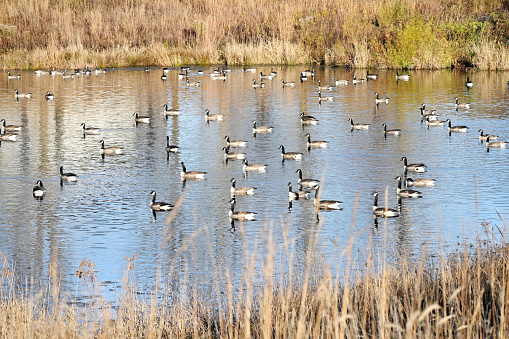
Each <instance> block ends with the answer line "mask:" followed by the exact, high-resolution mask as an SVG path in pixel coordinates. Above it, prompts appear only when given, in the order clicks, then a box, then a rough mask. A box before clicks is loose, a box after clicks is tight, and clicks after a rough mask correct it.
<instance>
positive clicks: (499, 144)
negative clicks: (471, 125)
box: [486, 135, 507, 148]
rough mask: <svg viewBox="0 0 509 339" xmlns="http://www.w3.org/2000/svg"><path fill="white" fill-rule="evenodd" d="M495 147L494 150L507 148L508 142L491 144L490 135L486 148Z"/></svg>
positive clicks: (493, 142) (492, 142)
mask: <svg viewBox="0 0 509 339" xmlns="http://www.w3.org/2000/svg"><path fill="white" fill-rule="evenodd" d="M489 147H493V148H506V147H507V142H506V141H491V142H490V136H489V135H488V136H487V138H486V148H489Z"/></svg>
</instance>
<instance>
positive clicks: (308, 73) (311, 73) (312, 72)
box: [300, 69, 315, 77]
mask: <svg viewBox="0 0 509 339" xmlns="http://www.w3.org/2000/svg"><path fill="white" fill-rule="evenodd" d="M300 75H301V76H304V77H314V76H315V70H314V69H312V70H308V69H307V70H305V71H303V72H300Z"/></svg>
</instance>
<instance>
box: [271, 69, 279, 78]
mask: <svg viewBox="0 0 509 339" xmlns="http://www.w3.org/2000/svg"><path fill="white" fill-rule="evenodd" d="M270 75H272V76H274V77H276V76H277V72H276V71H275V70H274V68H271V69H270Z"/></svg>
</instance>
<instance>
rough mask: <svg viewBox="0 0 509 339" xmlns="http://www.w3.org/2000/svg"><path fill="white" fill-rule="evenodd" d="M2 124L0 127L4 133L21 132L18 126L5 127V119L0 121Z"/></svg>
mask: <svg viewBox="0 0 509 339" xmlns="http://www.w3.org/2000/svg"><path fill="white" fill-rule="evenodd" d="M0 122H1V123H2V126H3V128H4V131H6V132H19V131H21V128H22V127H21V126H18V125H6V122H5V119H2V120H0Z"/></svg>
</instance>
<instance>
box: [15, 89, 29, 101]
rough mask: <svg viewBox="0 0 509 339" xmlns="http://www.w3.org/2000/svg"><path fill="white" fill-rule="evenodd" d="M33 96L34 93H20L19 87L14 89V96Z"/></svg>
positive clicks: (17, 97)
mask: <svg viewBox="0 0 509 339" xmlns="http://www.w3.org/2000/svg"><path fill="white" fill-rule="evenodd" d="M31 96H32V93H20V92H19V91H18V89H17V88H16V89H15V90H14V97H15V98H16V99H21V98H27V99H30V97H31Z"/></svg>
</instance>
